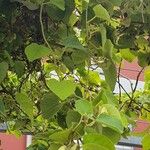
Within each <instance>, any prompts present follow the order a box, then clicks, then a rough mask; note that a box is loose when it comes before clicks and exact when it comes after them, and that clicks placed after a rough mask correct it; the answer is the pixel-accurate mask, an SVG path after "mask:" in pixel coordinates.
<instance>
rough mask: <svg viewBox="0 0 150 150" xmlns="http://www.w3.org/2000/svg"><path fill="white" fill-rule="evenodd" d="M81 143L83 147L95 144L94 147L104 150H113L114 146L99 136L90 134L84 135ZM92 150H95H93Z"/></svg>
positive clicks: (105, 138) (107, 139) (102, 136)
mask: <svg viewBox="0 0 150 150" xmlns="http://www.w3.org/2000/svg"><path fill="white" fill-rule="evenodd" d="M83 142H84V144H85V145H86V144H96V145H99V146H101V147H103V148H104V149H106V150H115V146H114V144H113V143H112V142H111V140H110V139H109V138H107V137H106V136H104V135H101V134H97V133H90V134H87V135H84V137H83ZM94 150H97V149H94Z"/></svg>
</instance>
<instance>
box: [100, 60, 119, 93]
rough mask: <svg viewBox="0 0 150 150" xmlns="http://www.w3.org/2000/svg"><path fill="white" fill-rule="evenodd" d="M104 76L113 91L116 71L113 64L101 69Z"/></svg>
mask: <svg viewBox="0 0 150 150" xmlns="http://www.w3.org/2000/svg"><path fill="white" fill-rule="evenodd" d="M103 71H104V76H105V80H106V82H107V84H108V85H109V86H110V89H111V90H112V91H113V90H114V88H115V85H116V81H117V70H116V66H115V64H114V63H113V62H111V64H110V65H109V66H108V68H103Z"/></svg>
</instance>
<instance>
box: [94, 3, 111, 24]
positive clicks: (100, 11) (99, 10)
mask: <svg viewBox="0 0 150 150" xmlns="http://www.w3.org/2000/svg"><path fill="white" fill-rule="evenodd" d="M93 10H94V12H95V16H96V17H98V18H101V19H103V20H107V21H110V16H109V13H108V11H107V10H106V9H105V8H104V7H103V6H102V5H101V4H98V5H96V6H95V7H94V8H93Z"/></svg>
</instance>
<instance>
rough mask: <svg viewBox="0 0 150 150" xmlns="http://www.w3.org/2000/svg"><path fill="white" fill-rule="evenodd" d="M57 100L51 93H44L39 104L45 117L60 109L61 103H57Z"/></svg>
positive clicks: (48, 117) (49, 116)
mask: <svg viewBox="0 0 150 150" xmlns="http://www.w3.org/2000/svg"><path fill="white" fill-rule="evenodd" d="M59 100H60V99H59V98H58V97H57V96H56V95H55V94H53V93H50V94H46V95H44V97H43V100H42V101H41V104H40V106H41V111H42V115H43V117H44V118H45V119H51V118H52V117H53V116H54V115H55V114H56V113H57V112H58V111H59V110H60V109H61V106H62V105H61V104H60V103H59Z"/></svg>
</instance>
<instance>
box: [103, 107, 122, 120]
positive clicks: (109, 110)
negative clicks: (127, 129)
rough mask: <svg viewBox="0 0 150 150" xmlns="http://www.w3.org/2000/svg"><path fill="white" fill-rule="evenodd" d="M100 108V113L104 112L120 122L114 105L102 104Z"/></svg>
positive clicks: (119, 116)
mask: <svg viewBox="0 0 150 150" xmlns="http://www.w3.org/2000/svg"><path fill="white" fill-rule="evenodd" d="M101 107H102V110H101V111H102V112H105V113H107V114H109V115H110V116H113V117H115V118H118V119H119V120H121V115H120V113H119V110H118V109H117V108H116V107H115V106H114V105H111V104H104V105H102V106H101Z"/></svg>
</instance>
